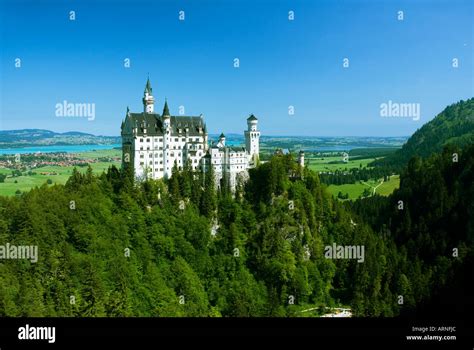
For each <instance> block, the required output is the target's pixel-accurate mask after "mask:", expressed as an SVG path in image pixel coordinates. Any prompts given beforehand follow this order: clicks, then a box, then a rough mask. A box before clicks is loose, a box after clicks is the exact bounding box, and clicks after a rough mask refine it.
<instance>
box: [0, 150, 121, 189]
mask: <svg viewBox="0 0 474 350" xmlns="http://www.w3.org/2000/svg"><path fill="white" fill-rule="evenodd" d="M120 155H121V152H120V150H116V149H108V150H98V151H88V152H82V153H77V154H75V156H76V157H77V158H81V159H98V158H103V157H119V156H120ZM111 165H115V166H117V167H120V162H117V161H112V162H94V163H90V166H91V168H92V171H93V172H94V173H95V174H101V173H102V172H103V171H106V170H107V169H108V168H109V167H110V166H111ZM74 168H76V169H77V170H78V171H79V172H82V173H83V172H85V171H86V170H87V167H74V166H55V165H53V166H44V167H39V168H34V169H32V170H31V171H33V172H35V173H36V174H35V175H26V174H25V175H22V176H17V177H7V178H6V179H5V182H4V183H0V195H2V196H13V195H15V193H16V192H17V191H18V190H20V191H22V192H25V191H29V190H30V189H32V188H34V187H40V186H42V185H43V184H45V183H46V182H47V181H48V179H50V180H51V181H52V184H51V185H50V186H52V185H53V184H65V183H66V182H67V180H68V179H69V177H70V176H71V174H72V171H73V169H74ZM11 173H12V169H6V168H0V174H8V175H11ZM41 173H56V174H57V175H41Z"/></svg>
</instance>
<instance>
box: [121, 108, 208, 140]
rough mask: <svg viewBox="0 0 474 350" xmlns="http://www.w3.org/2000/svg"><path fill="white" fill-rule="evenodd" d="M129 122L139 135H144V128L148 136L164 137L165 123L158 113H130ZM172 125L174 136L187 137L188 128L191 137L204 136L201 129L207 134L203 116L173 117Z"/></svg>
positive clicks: (171, 118) (171, 119)
mask: <svg viewBox="0 0 474 350" xmlns="http://www.w3.org/2000/svg"><path fill="white" fill-rule="evenodd" d="M127 120H128V121H129V122H130V123H131V125H132V127H136V128H137V135H143V128H144V127H146V129H147V135H152V136H153V135H163V121H162V117H161V116H160V115H159V114H158V113H143V112H142V113H130V114H129V116H128V117H127V118H126V121H127ZM170 125H171V135H172V136H178V135H182V136H185V135H186V128H187V129H188V135H190V136H199V135H201V136H202V135H203V134H202V133H201V134H200V133H199V128H202V129H203V132H205V125H204V121H203V119H202V118H201V116H181V115H180V116H171V117H170ZM178 129H181V134H180V133H178Z"/></svg>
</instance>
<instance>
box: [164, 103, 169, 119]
mask: <svg viewBox="0 0 474 350" xmlns="http://www.w3.org/2000/svg"><path fill="white" fill-rule="evenodd" d="M165 115H166V116H168V117H169V116H170V110H169V108H168V100H167V99H165V106H164V107H163V116H165Z"/></svg>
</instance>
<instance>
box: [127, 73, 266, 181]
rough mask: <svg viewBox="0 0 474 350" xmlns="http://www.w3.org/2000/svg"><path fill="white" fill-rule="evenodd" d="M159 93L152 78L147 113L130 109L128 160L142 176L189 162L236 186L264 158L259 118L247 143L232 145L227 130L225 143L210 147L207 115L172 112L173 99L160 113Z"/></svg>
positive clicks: (167, 172)
mask: <svg viewBox="0 0 474 350" xmlns="http://www.w3.org/2000/svg"><path fill="white" fill-rule="evenodd" d="M154 101H155V100H154V97H153V95H152V88H151V84H150V81H149V80H148V81H147V84H146V87H145V92H144V97H143V112H142V113H130V111H129V110H128V109H127V114H126V116H125V120H124V121H123V122H122V127H121V129H122V132H121V135H122V154H123V156H122V161H123V163H124V164H126V163H131V165H132V166H133V171H134V174H135V177H136V178H137V179H145V178H152V179H161V178H169V177H171V174H172V170H173V166H174V165H175V164H176V166H177V167H178V169H182V168H183V167H184V166H185V165H186V163H187V162H189V164H190V166H191V167H192V169H193V170H200V169H202V170H204V171H206V170H207V169H208V167H209V165H211V166H212V167H213V168H214V173H215V177H216V183H217V185H218V186H220V185H221V179H223V178H227V179H228V180H229V184H230V187H231V189H235V186H236V184H237V182H238V181H241V180H242V181H245V179H246V178H247V177H248V169H249V168H250V167H253V166H255V165H256V164H257V162H258V155H259V150H260V147H259V138H260V131H258V128H257V124H258V120H257V118H256V117H255V116H253V115H251V116H250V117H249V118H248V119H247V127H248V129H247V130H246V131H245V142H246V147H229V146H227V145H226V144H225V136H224V135H223V134H222V135H221V136H220V138H219V141H218V142H217V143H215V144H212V145H210V146H209V145H208V134H207V130H206V125H205V123H204V119H203V116H202V115H200V116H171V115H170V113H169V109H168V103H167V102H165V105H164V108H163V113H162V114H161V115H160V114H158V113H155V112H154Z"/></svg>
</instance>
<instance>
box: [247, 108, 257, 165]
mask: <svg viewBox="0 0 474 350" xmlns="http://www.w3.org/2000/svg"><path fill="white" fill-rule="evenodd" d="M257 126H258V119H257V117H255V116H254V115H253V114H251V115H250V117H248V118H247V130H246V131H245V132H244V134H245V147H246V149H247V154H248V156H249V160H250V161H251V162H253V163H254V165H255V163H256V162H257V161H258V158H259V153H260V131H258V128H257Z"/></svg>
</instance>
